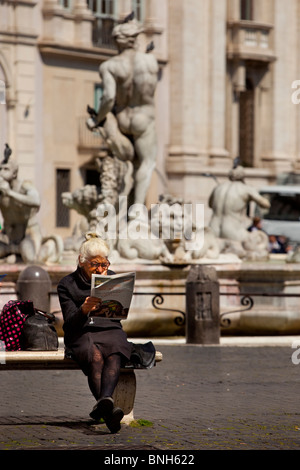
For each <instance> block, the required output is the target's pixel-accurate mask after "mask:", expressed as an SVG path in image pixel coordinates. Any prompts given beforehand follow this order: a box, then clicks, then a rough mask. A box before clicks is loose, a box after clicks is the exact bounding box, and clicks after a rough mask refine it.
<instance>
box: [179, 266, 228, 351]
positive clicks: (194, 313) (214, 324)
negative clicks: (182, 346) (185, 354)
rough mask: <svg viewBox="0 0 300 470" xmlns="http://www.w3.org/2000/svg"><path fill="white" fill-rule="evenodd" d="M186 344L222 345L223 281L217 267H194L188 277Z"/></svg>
mask: <svg viewBox="0 0 300 470" xmlns="http://www.w3.org/2000/svg"><path fill="white" fill-rule="evenodd" d="M186 342H187V343H191V344H219V343H220V305H219V282H218V278H217V273H216V270H215V269H214V268H211V267H208V266H201V265H197V266H192V267H191V270H190V272H189V275H188V277H187V281H186Z"/></svg>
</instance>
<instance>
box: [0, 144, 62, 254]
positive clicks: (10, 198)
mask: <svg viewBox="0 0 300 470" xmlns="http://www.w3.org/2000/svg"><path fill="white" fill-rule="evenodd" d="M10 155H11V151H8V148H7V147H6V149H5V152H4V159H3V160H2V162H1V164H0V211H1V214H2V218H3V229H2V231H1V233H0V259H1V260H3V259H4V260H6V261H8V262H11V263H14V262H15V261H16V260H17V259H18V257H19V258H21V260H22V261H23V262H25V263H33V262H37V261H41V262H51V263H52V262H53V263H55V262H57V261H59V259H60V256H61V254H62V251H63V242H62V240H61V239H60V237H57V236H53V237H52V236H49V237H47V238H43V236H42V234H41V230H40V227H39V224H38V222H37V218H36V215H37V213H38V211H39V209H40V197H39V194H38V191H37V190H36V188H35V187H34V186H33V184H32V183H31V182H30V181H20V180H19V179H18V165H17V163H16V162H15V161H14V160H11V159H10Z"/></svg>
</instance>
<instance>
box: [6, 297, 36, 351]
mask: <svg viewBox="0 0 300 470" xmlns="http://www.w3.org/2000/svg"><path fill="white" fill-rule="evenodd" d="M32 312H33V303H32V302H30V301H21V300H20V301H16V300H10V301H9V302H7V303H6V304H5V305H4V307H3V309H2V312H1V315H0V340H1V341H3V342H4V343H5V349H6V351H20V350H21V334H22V330H23V325H24V323H25V320H26V318H27V317H28V316H29V315H32Z"/></svg>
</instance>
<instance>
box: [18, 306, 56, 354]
mask: <svg viewBox="0 0 300 470" xmlns="http://www.w3.org/2000/svg"><path fill="white" fill-rule="evenodd" d="M54 320H55V317H54V315H52V314H48V313H46V312H43V311H41V310H38V309H36V308H34V309H33V312H32V314H30V315H28V317H27V318H26V320H25V322H24V325H23V329H22V334H21V348H22V349H25V350H30V351H57V349H58V335H57V332H56V329H55V327H54V325H53V322H54Z"/></svg>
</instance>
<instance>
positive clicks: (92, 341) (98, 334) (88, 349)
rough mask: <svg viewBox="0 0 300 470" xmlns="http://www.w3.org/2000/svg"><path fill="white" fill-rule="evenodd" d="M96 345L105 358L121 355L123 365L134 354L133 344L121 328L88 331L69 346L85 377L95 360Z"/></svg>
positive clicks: (69, 350)
mask: <svg viewBox="0 0 300 470" xmlns="http://www.w3.org/2000/svg"><path fill="white" fill-rule="evenodd" d="M94 345H95V346H96V347H97V348H98V349H99V350H100V352H101V353H102V355H103V357H104V358H106V357H108V356H110V355H111V354H120V355H121V357H122V365H125V364H126V362H127V361H129V359H130V356H131V352H132V343H130V342H129V341H128V340H127V335H126V333H125V331H124V330H122V329H121V328H111V329H96V328H95V329H92V328H90V329H88V330H87V331H85V332H84V333H83V334H82V335H81V336H80V337H79V338H78V339H77V340H76V341H74V342H73V343H71V344H68V348H67V349H68V353H69V352H70V353H71V355H72V358H73V359H74V360H75V361H76V362H77V363H78V365H79V366H80V368H81V369H82V371H83V372H84V374H85V375H88V371H89V365H90V364H91V362H92V358H93V347H94Z"/></svg>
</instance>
